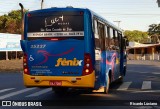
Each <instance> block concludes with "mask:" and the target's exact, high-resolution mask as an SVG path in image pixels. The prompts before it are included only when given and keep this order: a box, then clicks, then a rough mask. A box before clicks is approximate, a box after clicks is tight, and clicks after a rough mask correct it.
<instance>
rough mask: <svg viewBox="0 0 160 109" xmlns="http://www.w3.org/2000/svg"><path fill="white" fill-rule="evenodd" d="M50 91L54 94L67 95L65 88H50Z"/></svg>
mask: <svg viewBox="0 0 160 109" xmlns="http://www.w3.org/2000/svg"><path fill="white" fill-rule="evenodd" d="M52 90H53V91H54V92H55V94H58V95H64V94H66V93H67V91H68V88H67V87H52Z"/></svg>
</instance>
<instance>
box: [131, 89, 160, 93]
mask: <svg viewBox="0 0 160 109" xmlns="http://www.w3.org/2000/svg"><path fill="white" fill-rule="evenodd" d="M144 92H146V93H148V92H157V93H160V90H144V91H143V90H141V91H134V92H132V93H144Z"/></svg>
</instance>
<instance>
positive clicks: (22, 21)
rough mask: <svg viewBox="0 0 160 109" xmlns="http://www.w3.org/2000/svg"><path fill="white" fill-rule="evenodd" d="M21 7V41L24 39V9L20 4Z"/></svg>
mask: <svg viewBox="0 0 160 109" xmlns="http://www.w3.org/2000/svg"><path fill="white" fill-rule="evenodd" d="M19 6H20V7H21V28H22V31H21V40H23V39H24V7H23V5H22V4H21V3H19Z"/></svg>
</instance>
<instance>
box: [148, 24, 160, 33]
mask: <svg viewBox="0 0 160 109" xmlns="http://www.w3.org/2000/svg"><path fill="white" fill-rule="evenodd" d="M148 33H149V35H155V34H157V35H160V24H151V25H149V29H148Z"/></svg>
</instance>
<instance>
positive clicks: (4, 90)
mask: <svg viewBox="0 0 160 109" xmlns="http://www.w3.org/2000/svg"><path fill="white" fill-rule="evenodd" d="M13 89H15V88H8V89H3V90H0V93H2V92H6V91H9V90H13Z"/></svg>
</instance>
